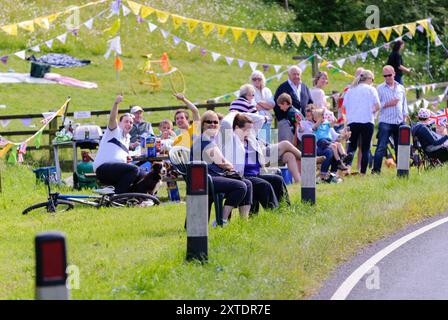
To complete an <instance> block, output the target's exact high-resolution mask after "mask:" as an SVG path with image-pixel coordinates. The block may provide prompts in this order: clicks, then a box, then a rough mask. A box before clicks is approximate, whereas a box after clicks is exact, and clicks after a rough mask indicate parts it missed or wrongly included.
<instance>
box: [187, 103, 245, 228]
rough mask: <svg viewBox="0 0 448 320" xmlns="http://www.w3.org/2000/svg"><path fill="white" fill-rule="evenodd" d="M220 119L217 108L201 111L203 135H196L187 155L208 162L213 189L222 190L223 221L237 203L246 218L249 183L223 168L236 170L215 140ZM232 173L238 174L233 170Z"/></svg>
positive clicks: (241, 213)
mask: <svg viewBox="0 0 448 320" xmlns="http://www.w3.org/2000/svg"><path fill="white" fill-rule="evenodd" d="M219 123H220V122H219V117H218V115H217V114H216V112H214V111H211V110H208V111H206V112H204V114H203V115H202V117H201V132H202V135H201V136H200V137H197V138H196V139H195V141H194V143H193V147H192V151H191V154H190V159H191V160H202V161H205V162H206V163H207V165H208V173H209V174H210V175H211V177H212V180H213V188H214V191H215V193H224V194H225V199H226V200H225V203H224V209H223V223H224V224H226V223H227V221H228V219H229V217H230V213H231V212H232V210H233V209H234V208H236V207H238V208H239V212H240V216H241V217H242V218H248V216H249V210H250V207H251V205H252V183H251V182H250V181H249V180H247V179H244V178H241V179H234V178H230V177H228V176H226V172H234V171H235V170H234V167H233V165H232V163H231V162H230V161H228V160H227V159H226V158H225V157H224V156H223V154H222V152H221V150H220V149H219V148H218V145H217V144H216V140H217V135H218V133H219V127H220V124H219ZM235 175H237V173H236V172H235ZM235 175H234V177H235Z"/></svg>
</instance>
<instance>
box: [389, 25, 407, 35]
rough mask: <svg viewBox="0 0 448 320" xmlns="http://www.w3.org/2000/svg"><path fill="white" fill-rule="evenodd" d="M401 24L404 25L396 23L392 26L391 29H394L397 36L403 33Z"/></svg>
mask: <svg viewBox="0 0 448 320" xmlns="http://www.w3.org/2000/svg"><path fill="white" fill-rule="evenodd" d="M403 26H404V25H402V24H400V25H396V26H393V27H392V29H394V31H395V32H396V33H397V34H398V35H399V36H401V35H402V34H403Z"/></svg>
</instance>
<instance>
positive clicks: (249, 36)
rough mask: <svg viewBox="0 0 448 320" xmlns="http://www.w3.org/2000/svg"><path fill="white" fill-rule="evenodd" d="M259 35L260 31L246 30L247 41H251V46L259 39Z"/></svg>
mask: <svg viewBox="0 0 448 320" xmlns="http://www.w3.org/2000/svg"><path fill="white" fill-rule="evenodd" d="M257 34H258V30H254V29H246V35H247V40H249V43H250V44H252V43H254V41H255V38H256V37H257Z"/></svg>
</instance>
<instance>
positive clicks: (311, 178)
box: [302, 134, 316, 204]
mask: <svg viewBox="0 0 448 320" xmlns="http://www.w3.org/2000/svg"><path fill="white" fill-rule="evenodd" d="M302 202H310V203H311V204H316V136H315V135H314V134H304V135H303V136H302Z"/></svg>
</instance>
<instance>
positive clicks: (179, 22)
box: [171, 14, 185, 30]
mask: <svg viewBox="0 0 448 320" xmlns="http://www.w3.org/2000/svg"><path fill="white" fill-rule="evenodd" d="M171 18H172V19H173V25H174V30H177V29H179V27H180V26H181V25H182V24H183V23H184V21H185V20H184V18H183V17H181V16H178V15H175V14H172V15H171Z"/></svg>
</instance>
